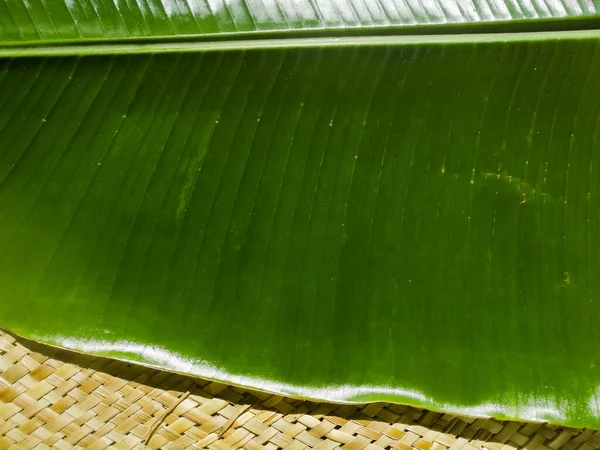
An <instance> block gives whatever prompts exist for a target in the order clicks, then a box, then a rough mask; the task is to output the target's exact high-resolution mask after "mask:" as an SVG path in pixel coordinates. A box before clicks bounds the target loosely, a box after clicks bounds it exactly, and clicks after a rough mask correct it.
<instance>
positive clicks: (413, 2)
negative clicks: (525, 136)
mask: <svg viewBox="0 0 600 450" xmlns="http://www.w3.org/2000/svg"><path fill="white" fill-rule="evenodd" d="M599 2H600V0H426V1H425V0H288V1H281V0H140V1H131V0H77V1H74V0H53V1H46V0H11V1H4V2H0V45H7V44H23V43H45V42H49V41H67V42H70V41H87V40H107V39H109V40H122V39H129V38H151V39H160V38H168V37H180V38H182V37H185V36H188V37H189V36H192V35H196V36H202V35H212V36H214V35H218V34H234V35H239V36H244V35H254V34H256V33H257V32H291V31H294V30H295V31H299V30H304V31H310V30H313V31H317V30H321V31H322V30H337V32H338V33H339V32H343V31H344V30H345V31H346V32H349V31H351V30H355V31H356V30H357V29H368V30H370V32H371V33H373V32H378V33H379V32H386V30H388V32H398V31H400V30H402V29H404V28H410V29H412V30H413V31H414V30H415V29H418V28H421V27H425V28H426V29H428V30H434V29H435V28H436V27H443V26H448V27H446V28H445V30H446V31H449V30H451V29H452V28H456V27H455V26H457V25H462V26H467V27H470V26H473V25H476V24H494V23H495V24H497V26H496V27H494V31H507V30H509V29H511V28H507V26H510V25H511V24H515V23H519V24H521V25H526V24H527V23H540V24H546V26H550V27H552V26H553V24H556V23H557V22H565V23H563V25H561V26H562V27H571V28H572V27H575V28H576V27H577V25H574V23H573V22H574V20H573V19H582V18H588V19H590V20H591V19H595V20H597V19H599V13H598V11H599V8H600V3H599ZM587 26H588V27H589V26H592V25H587ZM593 27H594V28H597V27H598V23H597V22H596V24H595V25H593ZM463 32H464V31H463Z"/></svg>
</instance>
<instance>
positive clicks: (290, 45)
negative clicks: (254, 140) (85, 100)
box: [0, 29, 600, 58]
mask: <svg viewBox="0 0 600 450" xmlns="http://www.w3.org/2000/svg"><path fill="white" fill-rule="evenodd" d="M590 38H596V39H597V38H600V30H596V29H595V30H574V31H544V32H523V33H477V34H431V35H398V36H358V37H350V36H343V37H319V38H314V37H312V38H311V37H308V38H288V39H240V40H230V41H223V40H221V41H203V42H152V43H123V42H120V43H112V44H82V45H51V46H34V47H27V46H24V47H7V48H0V58H1V57H10V58H16V57H40V56H42V57H49V56H85V55H124V54H148V53H150V54H151V53H189V52H215V51H236V50H268V49H294V48H327V47H382V46H383V47H385V46H415V45H423V44H427V45H457V44H462V43H501V42H522V41H528V42H529V41H532V42H533V41H556V40H563V41H572V40H581V39H590Z"/></svg>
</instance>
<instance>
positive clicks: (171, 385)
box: [0, 331, 600, 450]
mask: <svg viewBox="0 0 600 450" xmlns="http://www.w3.org/2000/svg"><path fill="white" fill-rule="evenodd" d="M149 435H151V438H150V440H149V442H148V446H147V447H150V448H165V449H178V448H188V447H190V448H197V449H200V448H209V449H218V450H222V449H232V448H233V449H237V448H244V449H248V450H256V449H269V450H275V449H280V448H284V449H289V450H300V449H313V448H314V449H318V450H329V449H334V448H344V449H347V450H360V449H365V450H381V449H420V450H425V449H433V450H445V449H448V448H450V449H453V450H458V449H464V450H467V449H473V448H488V449H511V448H527V449H531V450H533V449H539V450H542V449H559V448H564V449H582V450H587V449H597V448H600V432H592V431H589V430H576V429H570V428H564V427H554V426H550V425H541V424H522V423H516V422H501V421H497V420H489V419H486V420H484V419H473V418H465V417H457V416H452V415H448V414H439V413H435V412H430V411H426V410H422V409H418V408H411V407H406V406H400V405H393V404H383V403H378V404H370V405H366V406H364V405H361V406H350V405H342V406H340V405H334V404H326V403H314V402H308V401H300V400H293V399H289V398H285V397H281V396H278V395H270V394H264V393H259V392H253V391H249V390H246V389H241V388H237V387H232V386H227V385H225V384H221V383H215V382H211V381H206V380H201V379H197V378H190V377H185V376H182V375H176V374H172V373H168V372H162V371H157V370H152V369H147V368H144V367H140V366H136V365H131V364H127V363H123V362H118V361H111V360H108V359H104V358H94V357H89V356H85V355H80V354H76V353H72V352H68V351H63V350H57V349H53V348H49V347H46V346H42V345H39V344H36V343H33V342H30V341H25V340H21V339H18V338H15V337H13V336H12V335H9V334H6V333H3V332H1V331H0V449H10V448H19V449H32V448H34V449H47V448H57V449H70V448H86V449H103V448H109V447H110V448H116V449H130V448H136V449H142V448H147V447H146V445H145V441H146V440H147V438H148V437H149Z"/></svg>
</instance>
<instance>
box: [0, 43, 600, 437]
mask: <svg viewBox="0 0 600 450" xmlns="http://www.w3.org/2000/svg"><path fill="white" fill-rule="evenodd" d="M598 46H599V40H598V36H597V33H596V34H595V35H594V34H593V33H592V34H590V37H588V38H585V39H566V40H560V41H559V40H554V39H552V38H550V37H549V38H548V39H546V40H542V41H522V42H519V41H515V42H487V43H476V42H471V43H457V42H453V43H452V42H450V43H448V44H439V43H438V44H424V45H420V46H414V45H411V46H403V45H394V46H377V47H366V48H341V49H340V48H328V49H324V48H313V49H296V50H294V49H288V50H263V51H260V50H255V51H247V52H241V51H232V52H221V53H219V52H214V53H189V54H163V55H154V56H152V55H137V56H88V57H81V58H47V59H42V58H23V59H12V60H10V59H3V60H0V61H1V69H0V92H1V93H2V96H1V97H0V229H1V230H2V233H0V301H1V302H2V308H0V324H1V325H2V326H4V327H6V328H9V329H11V330H13V331H15V332H17V333H20V334H22V335H26V336H29V337H33V338H35V339H39V340H42V341H45V342H50V343H54V344H57V345H61V346H66V347H69V348H74V349H79V350H83V351H87V352H90V353H95V354H101V355H109V356H114V357H119V358H125V359H130V360H136V361H142V362H145V363H148V364H152V365H155V366H158V367H163V368H168V369H172V370H178V371H181V372H187V373H192V374H198V375H202V376H205V377H212V378H215V379H218V380H222V381H228V382H233V383H239V384H243V385H246V386H252V387H256V388H262V389H266V390H269V391H277V392H282V393H286V394H290V395H296V396H302V397H309V398H315V399H325V400H335V401H373V400H386V401H398V402H407V403H410V404H416V405H422V406H424V407H428V408H434V409H439V410H444V411H452V412H462V413H469V414H478V415H480V414H483V415H497V416H505V417H510V418H520V419H532V420H542V419H549V420H552V421H554V422H559V423H563V424H568V425H572V426H588V427H595V428H599V427H600V408H599V407H598V403H597V401H598V400H599V396H598V391H597V389H598V386H599V384H600V372H598V371H599V370H600V354H599V352H598V337H597V333H598V322H599V321H600V307H599V306H598V298H599V293H600V277H598V271H599V269H600V266H599V265H600V252H599V251H598V249H599V248H600V242H599V237H600V236H599V233H600V206H599V205H600V199H599V195H600V178H599V177H598V173H597V170H598V152H599V142H598V133H599V125H598V124H599V120H600V116H599V112H600V104H599V102H598V93H600V54H599V53H600V52H599V51H598Z"/></svg>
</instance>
